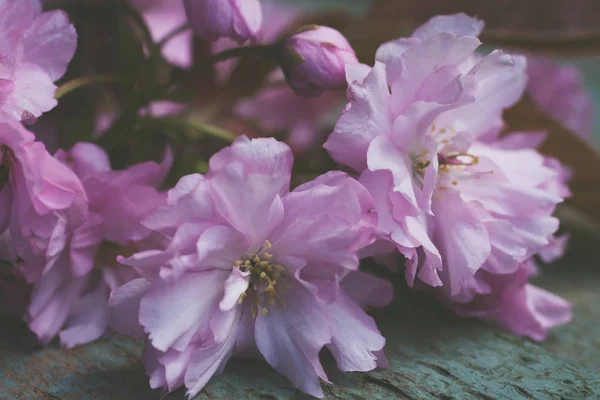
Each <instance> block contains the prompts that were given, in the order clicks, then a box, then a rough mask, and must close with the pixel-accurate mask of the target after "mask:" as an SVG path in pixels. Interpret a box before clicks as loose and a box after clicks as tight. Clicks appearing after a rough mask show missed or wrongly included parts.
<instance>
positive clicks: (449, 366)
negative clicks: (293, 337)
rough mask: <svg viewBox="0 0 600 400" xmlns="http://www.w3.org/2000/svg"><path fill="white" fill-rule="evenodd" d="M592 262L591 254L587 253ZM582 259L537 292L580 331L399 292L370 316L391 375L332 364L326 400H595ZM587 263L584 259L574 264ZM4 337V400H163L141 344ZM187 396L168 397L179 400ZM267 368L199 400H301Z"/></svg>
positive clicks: (594, 270)
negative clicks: (557, 299) (506, 327)
mask: <svg viewBox="0 0 600 400" xmlns="http://www.w3.org/2000/svg"><path fill="white" fill-rule="evenodd" d="M585 253H587V254H589V253H588V252H585ZM585 253H583V252H582V251H580V250H578V249H576V250H574V251H572V252H571V256H570V257H569V258H568V259H566V260H565V261H563V262H562V263H560V264H557V265H554V266H552V267H549V268H548V269H547V270H546V275H545V277H544V278H542V279H541V281H540V285H541V286H544V287H547V288H551V289H552V290H555V291H556V292H558V293H559V294H561V295H563V296H565V297H566V298H568V299H569V300H571V301H572V302H573V303H574V310H575V318H574V321H573V322H572V323H571V324H570V325H568V326H564V327H560V328H558V329H556V330H555V331H554V332H553V333H552V334H551V336H550V338H549V339H548V341H547V342H544V343H541V344H538V343H534V342H531V341H528V340H525V339H521V338H517V337H513V336H511V335H508V334H506V333H503V332H500V331H498V330H496V329H494V328H492V327H488V326H486V325H484V324H481V323H478V322H475V321H466V320H459V319H457V318H455V317H453V316H452V315H450V314H449V313H447V312H446V311H444V310H443V309H441V308H440V307H439V306H438V305H437V304H436V303H435V302H434V301H432V300H431V299H428V298H425V297H423V296H421V295H415V294H412V293H408V292H405V291H403V290H402V289H399V292H398V293H397V302H396V304H394V305H393V306H391V307H390V308H388V309H387V310H384V311H379V312H376V313H374V315H375V317H376V318H377V320H378V323H379V325H380V327H381V329H382V330H383V332H384V334H385V335H386V336H387V337H388V339H389V343H388V346H387V354H388V357H389V359H390V363H391V365H390V368H389V369H388V370H378V371H374V372H372V373H369V374H358V373H355V374H340V373H337V372H335V368H332V367H333V365H332V362H331V360H328V359H327V355H324V356H325V357H324V358H325V359H326V363H325V364H326V366H327V367H329V371H330V372H329V374H330V378H331V380H332V381H333V382H334V383H335V385H334V386H326V387H325V393H326V396H327V398H330V399H354V400H362V399H365V400H372V399H373V400H375V399H395V398H399V399H431V398H439V399H584V398H587V399H598V398H600V307H599V306H598V304H600V303H599V300H600V268H598V265H597V264H598V262H597V261H595V260H597V258H596V259H594V260H592V259H589V258H588V259H587V261H586V258H587V257H586V256H585ZM580 254H584V255H583V256H578V255H580ZM3 324H4V325H3V326H2V327H1V328H0V331H2V336H1V339H0V399H2V400H4V399H23V400H29V399H36V400H37V399H64V400H87V399H90V400H91V399H94V400H104V399H106V400H119V399H128V400H129V399H136V400H137V399H140V400H142V399H143V400H147V399H158V398H159V394H158V393H157V392H153V391H151V390H150V389H149V388H148V383H147V378H146V377H145V375H144V373H143V370H142V365H141V363H140V361H139V352H140V345H139V343H138V342H136V341H133V340H129V339H127V338H123V337H117V336H114V337H112V338H111V339H107V340H103V341H100V342H97V343H94V344H91V345H88V346H84V347H81V348H77V349H74V350H70V351H68V350H60V349H58V348H56V347H50V348H47V349H43V350H39V349H37V350H26V349H24V348H23V346H22V345H20V344H19V343H20V342H21V340H19V338H20V337H21V335H22V334H23V332H24V331H23V327H22V326H19V325H18V324H15V323H12V324H8V325H6V323H3ZM183 398H184V395H183V393H182V392H178V393H175V394H172V395H170V396H168V399H169V400H177V399H183ZM304 398H307V397H306V396H304V395H302V394H301V393H300V392H298V391H297V390H295V389H293V388H292V387H291V386H290V384H289V383H288V382H287V381H286V380H285V379H283V378H282V377H280V376H279V375H278V374H277V373H276V372H275V371H273V370H271V369H270V368H269V367H267V366H266V365H265V364H263V363H260V362H256V361H248V360H233V361H231V362H230V365H229V367H228V368H227V370H226V372H225V373H224V375H222V376H220V377H217V378H214V379H213V380H212V381H211V383H210V384H209V385H208V387H207V388H206V389H205V390H204V391H203V392H202V393H201V394H200V395H199V396H197V399H201V400H208V399H252V400H254V399H257V400H258V399H263V400H266V399H271V400H274V399H304Z"/></svg>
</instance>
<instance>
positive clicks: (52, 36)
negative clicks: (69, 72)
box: [0, 0, 77, 120]
mask: <svg viewBox="0 0 600 400" xmlns="http://www.w3.org/2000/svg"><path fill="white" fill-rule="evenodd" d="M41 8H42V6H41V3H40V0H23V1H12V0H2V1H0V111H2V112H4V113H7V114H10V115H12V116H13V117H14V118H17V119H19V120H20V119H23V120H27V119H32V118H35V117H39V116H40V115H41V114H42V113H44V112H46V111H49V110H51V109H52V108H54V107H55V106H56V104H57V102H56V100H55V99H54V90H55V89H56V86H55V85H54V81H56V80H58V79H60V78H61V77H62V76H63V74H64V73H65V71H66V69H67V64H68V63H69V61H71V58H72V57H73V55H74V54H75V48H76V46H77V34H76V32H75V28H73V25H71V24H70V23H69V18H68V16H67V14H66V13H64V12H63V11H60V10H55V11H48V12H44V13H42V12H41Z"/></svg>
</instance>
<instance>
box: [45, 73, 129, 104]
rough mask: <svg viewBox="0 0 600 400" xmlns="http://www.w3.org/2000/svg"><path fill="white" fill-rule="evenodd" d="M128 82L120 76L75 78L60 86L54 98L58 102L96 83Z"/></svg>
mask: <svg viewBox="0 0 600 400" xmlns="http://www.w3.org/2000/svg"><path fill="white" fill-rule="evenodd" d="M126 82H127V80H126V79H125V78H123V77H120V76H114V75H92V76H83V77H81V78H75V79H73V80H70V81H68V82H65V83H63V84H62V85H60V86H59V87H58V88H57V89H56V92H55V93H54V98H55V99H56V100H58V99H60V98H61V97H64V96H65V95H67V94H69V93H71V92H72V91H74V90H76V89H79V88H82V87H85V86H88V85H93V84H96V83H126Z"/></svg>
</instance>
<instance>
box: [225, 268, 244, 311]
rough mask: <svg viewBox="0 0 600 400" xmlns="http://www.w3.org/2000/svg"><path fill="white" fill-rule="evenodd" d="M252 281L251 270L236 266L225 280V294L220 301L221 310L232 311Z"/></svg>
mask: <svg viewBox="0 0 600 400" xmlns="http://www.w3.org/2000/svg"><path fill="white" fill-rule="evenodd" d="M249 283H250V271H246V272H242V271H240V269H239V268H234V269H233V271H231V274H230V275H229V277H228V278H227V281H225V296H223V299H222V300H221V302H220V303H219V309H220V310H221V311H230V310H231V309H233V308H234V307H235V306H236V305H237V304H238V301H239V300H240V297H241V295H242V294H243V293H244V292H245V291H246V290H247V289H248V284H249Z"/></svg>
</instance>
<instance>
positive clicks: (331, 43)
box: [281, 25, 358, 97]
mask: <svg viewBox="0 0 600 400" xmlns="http://www.w3.org/2000/svg"><path fill="white" fill-rule="evenodd" d="M283 46H284V47H283V49H284V50H283V56H282V61H281V68H282V69H283V71H284V73H285V76H286V79H287V81H288V83H289V84H290V86H291V87H292V89H293V90H294V92H296V94H298V95H299V96H306V97H316V96H319V95H321V93H323V92H324V91H325V90H330V89H339V88H342V87H345V86H346V82H345V79H344V69H345V66H346V64H357V63H358V60H357V58H356V54H355V53H354V49H353V48H352V46H350V43H348V40H347V39H346V38H345V37H344V35H342V34H341V33H340V32H338V31H336V30H335V29H332V28H329V27H327V26H318V25H311V26H309V27H306V28H304V29H302V30H301V31H299V32H298V33H296V34H294V35H292V36H290V37H288V38H286V39H285V40H284V41H283Z"/></svg>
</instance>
